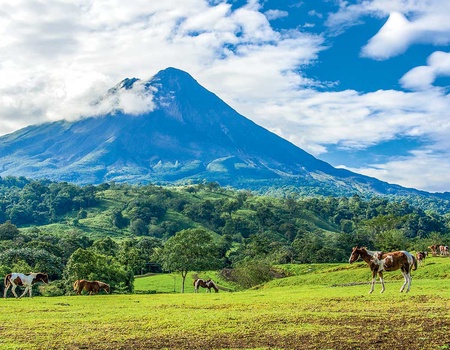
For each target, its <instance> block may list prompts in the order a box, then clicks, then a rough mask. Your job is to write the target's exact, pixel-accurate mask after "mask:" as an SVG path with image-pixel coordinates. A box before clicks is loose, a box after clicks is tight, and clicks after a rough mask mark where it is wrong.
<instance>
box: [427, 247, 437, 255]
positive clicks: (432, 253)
mask: <svg viewBox="0 0 450 350" xmlns="http://www.w3.org/2000/svg"><path fill="white" fill-rule="evenodd" d="M428 249H430V250H431V255H433V256H436V254H437V252H438V250H439V244H433V245H430V246H429V247H428Z"/></svg>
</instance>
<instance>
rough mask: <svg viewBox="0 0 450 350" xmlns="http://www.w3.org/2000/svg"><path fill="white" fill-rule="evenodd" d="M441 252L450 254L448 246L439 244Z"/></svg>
mask: <svg viewBox="0 0 450 350" xmlns="http://www.w3.org/2000/svg"><path fill="white" fill-rule="evenodd" d="M439 252H440V254H441V255H448V246H446V245H440V246H439Z"/></svg>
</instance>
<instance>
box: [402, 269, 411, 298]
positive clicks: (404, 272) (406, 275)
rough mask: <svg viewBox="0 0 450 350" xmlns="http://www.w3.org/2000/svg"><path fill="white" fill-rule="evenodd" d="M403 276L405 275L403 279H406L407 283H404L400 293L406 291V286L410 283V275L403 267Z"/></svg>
mask: <svg viewBox="0 0 450 350" xmlns="http://www.w3.org/2000/svg"><path fill="white" fill-rule="evenodd" d="M402 275H403V278H404V279H405V282H403V285H402V287H401V288H400V293H401V292H403V290H404V289H405V286H406V284H407V283H408V280H409V279H408V274H407V272H406V270H405V268H404V267H402Z"/></svg>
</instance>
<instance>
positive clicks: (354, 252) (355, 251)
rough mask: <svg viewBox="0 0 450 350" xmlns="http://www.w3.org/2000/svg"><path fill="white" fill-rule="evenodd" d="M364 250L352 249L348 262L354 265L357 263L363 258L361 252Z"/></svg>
mask: <svg viewBox="0 0 450 350" xmlns="http://www.w3.org/2000/svg"><path fill="white" fill-rule="evenodd" d="M363 249H364V248H358V247H354V248H353V249H352V254H351V255H350V259H348V262H349V263H350V264H353V263H354V262H355V261H357V260H358V259H359V258H360V257H361V252H362V250H363Z"/></svg>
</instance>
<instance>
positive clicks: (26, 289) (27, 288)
mask: <svg viewBox="0 0 450 350" xmlns="http://www.w3.org/2000/svg"><path fill="white" fill-rule="evenodd" d="M29 289H30V287H29V286H26V287H25V290H24V291H23V293H22V295H21V296H20V297H19V299H20V298H22V297H23V296H24V295H25V293H26V292H28V290H29Z"/></svg>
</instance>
